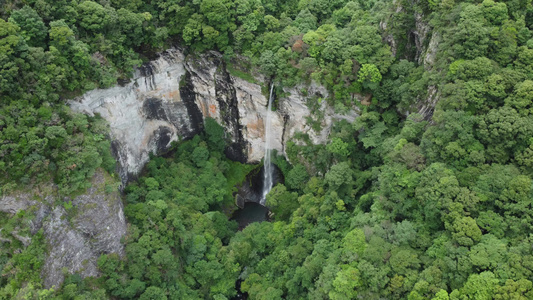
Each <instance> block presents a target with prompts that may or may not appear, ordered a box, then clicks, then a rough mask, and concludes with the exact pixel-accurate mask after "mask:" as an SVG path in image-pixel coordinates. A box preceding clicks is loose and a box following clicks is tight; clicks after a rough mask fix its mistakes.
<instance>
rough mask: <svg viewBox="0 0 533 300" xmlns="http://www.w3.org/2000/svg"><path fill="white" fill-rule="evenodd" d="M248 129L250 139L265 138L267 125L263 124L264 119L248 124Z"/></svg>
mask: <svg viewBox="0 0 533 300" xmlns="http://www.w3.org/2000/svg"><path fill="white" fill-rule="evenodd" d="M246 128H247V129H248V134H249V136H250V137H259V136H263V135H264V133H265V124H263V119H261V118H257V119H256V120H255V121H252V122H250V123H248V124H246Z"/></svg>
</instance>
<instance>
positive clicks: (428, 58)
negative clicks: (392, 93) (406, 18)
mask: <svg viewBox="0 0 533 300" xmlns="http://www.w3.org/2000/svg"><path fill="white" fill-rule="evenodd" d="M415 2H418V0H415ZM393 9H394V10H395V12H396V14H398V13H400V12H405V11H409V10H408V9H406V8H404V7H403V6H402V3H401V2H399V1H393ZM412 17H413V19H414V22H415V27H414V28H413V29H412V30H410V31H409V33H408V34H407V40H406V42H407V44H406V45H405V48H406V49H407V51H405V52H406V54H405V56H404V58H406V59H409V60H411V61H415V62H417V63H418V64H419V65H423V66H424V68H425V69H426V71H432V70H433V66H434V64H435V60H436V57H437V51H438V47H439V43H440V42H441V35H440V33H439V32H438V31H437V30H436V29H435V28H433V27H431V25H430V24H429V22H428V21H427V18H426V16H425V15H424V14H422V13H420V12H418V11H416V10H415V11H413V12H412ZM390 23H392V24H393V23H394V22H392V19H391V17H390V16H389V17H386V18H385V19H384V20H381V21H380V24H379V26H380V29H381V32H382V39H383V42H385V43H387V44H388V45H389V46H390V47H391V49H392V52H393V53H394V55H396V51H397V45H398V44H399V42H398V40H399V39H400V38H405V37H400V36H396V37H395V36H394V35H393V34H392V32H391V30H390V29H391V28H389V27H390V26H389V24H390ZM439 98H440V93H439V91H438V90H437V87H436V86H429V87H428V92H427V95H426V96H425V97H424V98H422V97H421V98H420V99H417V101H416V104H415V105H412V107H410V109H409V110H408V111H401V112H400V113H402V114H404V115H408V114H409V113H411V112H414V113H418V114H420V115H422V116H423V118H424V119H426V120H430V119H431V117H432V116H433V111H434V110H435V106H436V104H437V102H438V101H439Z"/></svg>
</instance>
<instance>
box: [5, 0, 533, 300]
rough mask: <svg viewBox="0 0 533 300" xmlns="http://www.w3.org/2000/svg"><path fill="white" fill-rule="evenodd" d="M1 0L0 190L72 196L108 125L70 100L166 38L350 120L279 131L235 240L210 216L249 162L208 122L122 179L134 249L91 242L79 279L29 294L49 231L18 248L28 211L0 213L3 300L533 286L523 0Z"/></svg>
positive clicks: (108, 162) (474, 293)
mask: <svg viewBox="0 0 533 300" xmlns="http://www.w3.org/2000/svg"><path fill="white" fill-rule="evenodd" d="M4 2H5V3H4ZM4 2H2V4H0V15H1V18H0V97H1V99H2V100H1V103H0V173H1V174H2V177H1V178H2V180H0V183H1V184H2V190H3V191H9V190H11V189H14V188H16V187H18V188H26V187H27V186H29V185H31V184H33V183H40V182H46V181H49V180H53V181H54V182H55V183H57V184H58V187H59V190H60V192H61V193H63V194H68V193H72V192H75V191H78V190H82V189H84V188H85V187H87V186H88V183H87V179H88V178H90V177H91V175H92V173H93V172H94V170H95V169H96V168H99V167H102V168H104V169H106V170H107V171H108V172H113V171H114V168H115V161H114V159H113V158H112V156H111V154H110V151H109V149H110V142H109V141H108V140H107V135H108V132H107V131H108V129H107V127H106V125H105V124H104V123H103V121H102V120H101V119H98V118H88V117H85V116H83V115H76V114H72V113H71V112H69V110H68V109H67V108H66V107H64V106H63V105H62V99H64V98H72V97H73V96H74V95H78V94H79V93H80V92H83V91H85V90H88V89H93V88H97V87H108V86H112V85H113V84H115V82H116V80H117V78H119V77H123V78H126V77H128V76H130V74H131V71H132V70H133V67H135V66H137V65H139V64H140V62H141V59H140V58H141V57H143V59H144V56H142V55H146V56H148V57H149V54H150V53H152V52H154V51H156V50H159V49H162V48H163V47H165V45H170V44H174V43H175V42H177V43H178V44H179V43H181V44H185V45H187V46H188V47H189V49H190V50H191V51H193V52H198V51H207V50H219V51H222V52H224V57H225V58H227V59H228V61H232V62H235V61H242V62H243V66H245V67H243V66H228V71H229V72H230V73H231V74H232V75H233V76H237V77H241V78H244V79H246V80H249V81H250V82H254V80H253V79H252V78H251V77H250V75H249V74H245V72H244V71H243V70H248V69H250V70H251V71H250V72H248V71H246V73H251V74H254V75H255V71H253V70H255V69H257V70H260V71H261V73H262V74H263V75H264V76H266V77H267V78H269V80H270V81H272V82H275V84H276V87H277V88H278V89H279V91H278V92H280V91H282V90H283V89H284V88H286V87H291V86H296V85H299V84H301V85H305V84H308V83H310V82H311V81H315V83H318V84H322V85H324V86H325V87H326V88H327V89H328V92H329V93H328V94H329V95H330V96H329V98H327V99H322V98H319V97H323V96H318V95H307V97H308V98H309V101H308V106H309V108H310V110H311V111H312V117H311V118H309V121H310V122H309V123H310V124H309V125H312V126H313V128H314V129H316V131H319V129H322V127H323V125H322V121H323V120H324V116H326V114H328V113H329V111H330V109H331V108H335V109H336V113H341V112H344V111H347V110H349V109H352V108H353V107H355V106H358V107H359V112H358V113H359V115H360V116H359V117H357V118H356V120H355V121H354V122H348V121H346V120H344V121H335V122H334V124H333V125H332V126H331V130H330V136H329V138H330V141H331V142H330V143H328V144H327V145H314V144H313V143H312V142H311V141H312V138H311V137H310V136H309V135H306V134H296V135H295V136H294V139H293V140H291V141H287V142H286V147H285V149H284V150H285V152H286V154H287V157H288V161H289V162H290V164H289V163H288V162H287V161H285V160H281V159H279V160H278V165H279V166H280V168H281V169H282V171H283V173H284V176H285V185H283V184H279V185H277V186H276V187H274V189H273V190H272V191H271V193H270V194H269V195H268V196H267V205H268V206H269V207H270V208H271V211H272V212H273V216H272V220H271V222H262V223H254V224H251V225H249V226H248V227H246V228H245V229H244V230H242V231H239V232H236V224H235V222H232V221H228V217H227V215H225V214H223V213H222V212H226V213H227V214H229V213H228V212H229V211H231V210H232V208H231V206H232V203H233V201H234V197H233V193H234V192H235V191H236V188H235V186H236V184H238V183H240V182H242V180H243V179H244V178H245V176H246V175H247V174H248V173H249V172H250V171H251V170H252V169H254V168H255V166H250V165H243V164H240V163H236V162H231V161H228V160H227V159H226V158H224V156H223V154H222V153H223V151H224V149H225V146H226V144H227V143H228V141H227V140H226V138H225V133H224V129H223V127H221V126H220V125H218V124H217V123H216V121H215V120H214V119H211V118H206V120H205V123H204V129H205V134H204V135H203V136H202V137H195V138H193V139H192V140H190V141H187V142H182V143H180V144H179V145H178V146H177V147H176V149H175V153H174V158H173V159H170V158H167V159H165V158H152V160H151V162H150V163H149V164H148V165H147V167H146V173H145V176H143V177H141V178H140V179H139V180H138V182H134V183H131V184H130V185H129V186H128V187H127V188H126V190H125V193H126V206H125V213H126V216H127V218H128V222H129V224H130V226H129V233H128V236H127V237H126V238H125V245H126V246H125V253H126V256H125V258H123V259H122V258H119V257H118V256H117V255H113V254H109V255H103V256H102V257H101V258H100V259H99V261H98V266H99V268H100V270H101V272H102V276H101V277H100V278H99V279H93V280H92V281H91V280H81V278H79V277H76V275H73V276H67V278H66V280H65V282H64V284H63V286H62V287H58V288H57V289H56V290H46V289H42V286H41V278H40V268H41V265H42V262H43V257H44V256H43V253H44V252H45V248H44V242H43V237H42V233H37V234H36V235H34V236H33V237H32V243H31V244H30V245H29V246H28V247H26V248H23V246H22V244H21V242H20V241H19V240H18V239H17V238H16V237H15V236H14V235H13V234H12V232H14V231H13V230H19V234H27V232H25V231H24V230H26V229H20V228H19V229H16V228H17V225H18V224H19V223H20V224H27V223H28V222H29V221H30V220H29V215H30V214H24V213H22V214H20V215H16V216H13V217H9V216H7V215H4V214H2V215H0V226H1V228H2V231H1V232H0V234H1V237H2V239H1V240H0V241H1V243H2V247H1V249H2V251H1V252H0V268H1V270H2V276H1V277H0V288H1V290H0V298H9V299H10V298H28V299H30V298H31V299H38V298H43V299H45V298H46V297H49V298H50V297H52V298H53V297H55V298H58V299H107V298H117V299H134V298H140V299H166V298H168V299H230V298H232V297H233V296H234V295H235V293H236V291H235V288H234V286H235V281H236V280H237V278H239V279H241V280H242V285H241V289H242V291H246V292H248V293H249V297H250V298H251V299H282V298H284V299H304V298H305V299H307V298H309V299H355V298H360V299H380V298H381V299H530V298H532V297H533V294H532V293H533V288H532V286H533V285H532V283H531V278H532V276H533V271H532V267H531V266H532V265H533V254H532V250H531V243H532V240H531V234H533V226H532V225H531V224H532V221H533V213H532V212H531V210H532V204H531V199H532V198H533V189H532V182H533V181H532V179H531V175H532V174H533V140H532V139H531V136H533V119H532V118H533V113H532V112H533V105H532V102H533V98H532V96H531V95H532V93H533V83H532V81H531V80H532V78H533V68H532V65H533V50H532V48H533V47H532V45H533V42H532V38H531V37H532V33H531V29H532V24H533V18H532V16H533V8H532V6H531V1H492V0H484V1H466V2H465V1H452V0H428V1H414V2H413V1H411V2H409V1H337V0H335V1H323V0H303V1H295V0H290V1H248V0H239V1H231V0H223V1H217V0H198V1H140V0H134V1H124V0H110V1H14V0H8V1H7V2H6V1H4ZM6 20H7V21H6ZM426 27H427V30H426ZM426 31H427V32H428V35H425V33H424V32H426ZM414 32H416V34H414ZM168 37H170V39H168V40H167V38H168ZM391 39H393V41H392V40H391ZM384 40H386V41H388V43H389V44H390V45H392V46H394V47H393V48H394V50H395V56H393V54H392V51H391V48H390V46H389V45H387V44H386V43H384V42H383V41H384ZM421 50H422V51H421ZM136 51H139V52H141V53H143V54H142V55H141V54H139V53H137V52H136ZM299 89H301V88H299ZM363 93H367V94H366V95H364V94H363ZM370 93H372V94H370ZM303 94H307V91H306V92H305V93H303ZM363 98H364V99H365V100H366V101H365V102H364V103H363V104H364V105H362V104H360V103H359V102H358V101H359V99H363ZM322 101H326V102H327V105H329V107H327V109H324V107H323V105H322V104H324V102H322ZM434 102H437V104H436V107H435V108H433V103H434ZM413 112H421V113H424V117H422V116H421V115H418V114H414V113H413ZM431 113H432V114H431ZM424 118H425V119H424ZM347 119H349V118H347ZM291 164H292V165H291ZM64 206H65V207H66V208H68V207H70V206H71V204H70V203H68V202H65V203H64ZM21 231H24V232H22V233H21ZM26 231H27V230H26ZM4 240H8V241H4Z"/></svg>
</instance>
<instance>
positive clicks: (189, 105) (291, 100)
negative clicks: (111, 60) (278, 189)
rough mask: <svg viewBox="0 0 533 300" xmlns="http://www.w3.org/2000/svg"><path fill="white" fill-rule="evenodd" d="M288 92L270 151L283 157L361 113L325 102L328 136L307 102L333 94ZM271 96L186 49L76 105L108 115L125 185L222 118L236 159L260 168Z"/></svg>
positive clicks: (216, 57) (210, 56)
mask: <svg viewBox="0 0 533 300" xmlns="http://www.w3.org/2000/svg"><path fill="white" fill-rule="evenodd" d="M261 80H262V79H261V78H259V81H261ZM266 84H267V83H266V82H265V85H266ZM304 88H305V89H306V90H307V92H306V93H305V95H306V96H304V93H303V92H302V89H304ZM284 92H285V93H287V94H288V95H289V96H287V97H285V98H282V99H277V110H276V112H275V113H274V114H273V116H272V118H273V119H272V128H271V131H272V140H271V141H270V142H271V143H270V144H271V145H272V147H273V148H274V149H276V150H278V152H279V153H285V145H286V142H287V141H288V140H290V139H291V138H292V137H293V136H294V134H295V133H296V132H303V133H307V134H309V136H310V138H311V140H312V141H313V142H315V143H325V142H327V137H328V134H329V131H330V129H331V125H332V123H333V120H334V119H339V118H347V119H350V120H353V119H355V117H357V112H356V111H352V112H351V113H350V114H349V115H348V116H341V115H337V114H335V113H334V111H333V110H332V109H331V108H329V107H327V105H326V104H325V102H324V103H323V104H322V107H321V110H322V111H324V112H325V114H324V115H325V116H324V118H323V120H322V126H321V130H320V132H315V131H313V130H312V129H311V127H310V126H308V125H307V124H306V121H305V120H306V117H309V116H311V111H310V110H309V108H308V107H307V106H306V104H305V103H306V99H307V97H308V96H311V95H316V96H321V97H326V96H327V91H326V90H325V89H324V88H323V87H321V86H317V85H311V86H306V87H303V86H300V87H297V88H293V89H285V90H284ZM267 97H268V95H263V94H262V92H261V86H260V85H259V84H255V83H251V82H248V81H246V80H243V79H241V78H238V77H235V76H232V75H231V74H230V73H229V72H228V71H227V68H226V65H225V62H224V61H223V60H222V57H221V55H220V54H219V53H216V52H208V53H207V54H203V55H200V56H195V57H192V56H190V57H185V56H184V55H183V53H182V52H181V51H180V50H179V49H170V50H167V51H165V52H163V53H162V54H161V55H160V57H159V58H158V59H156V60H154V61H152V62H150V63H147V64H145V65H143V66H142V67H140V68H139V69H138V70H137V71H136V72H135V75H134V78H133V80H132V81H131V82H130V83H129V84H127V85H125V86H123V87H113V88H110V89H106V90H94V91H90V92H88V93H86V94H85V95H83V96H81V97H79V98H77V99H74V100H72V101H69V104H70V106H71V107H72V109H73V110H75V111H78V112H84V113H86V114H89V115H93V114H100V115H101V116H102V117H103V118H105V119H106V120H107V121H108V122H109V124H110V128H111V136H112V140H113V148H114V152H115V156H116V157H117V158H118V161H119V164H120V175H121V178H122V180H123V183H125V182H127V181H128V180H130V179H131V178H133V177H135V176H136V175H137V174H138V173H139V172H140V171H141V169H142V168H143V166H144V165H145V164H146V163H147V161H148V159H149V154H150V153H154V154H160V153H162V152H164V151H166V150H167V149H168V148H169V147H170V143H171V142H172V141H177V140H179V139H183V138H190V137H192V136H193V135H194V134H196V133H199V132H200V131H201V130H202V129H203V123H204V120H205V118H206V117H211V118H214V119H215V120H216V121H217V122H218V123H219V124H221V125H222V126H224V128H225V129H226V133H227V139H228V141H229V145H228V147H227V149H226V155H227V156H228V157H229V158H231V159H233V160H237V161H241V162H250V163H254V162H258V161H260V160H261V159H262V158H263V155H264V144H265V133H264V124H265V123H264V122H265V118H266V115H267V105H268V99H267Z"/></svg>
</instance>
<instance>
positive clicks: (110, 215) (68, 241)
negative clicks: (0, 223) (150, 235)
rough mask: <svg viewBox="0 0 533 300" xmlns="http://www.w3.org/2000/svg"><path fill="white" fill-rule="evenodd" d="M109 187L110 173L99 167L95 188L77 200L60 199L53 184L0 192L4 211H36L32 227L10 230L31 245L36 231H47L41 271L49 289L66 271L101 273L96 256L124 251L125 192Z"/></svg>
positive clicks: (89, 273)
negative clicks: (40, 189)
mask: <svg viewBox="0 0 533 300" xmlns="http://www.w3.org/2000/svg"><path fill="white" fill-rule="evenodd" d="M105 187H106V180H105V175H104V172H103V171H98V172H97V173H96V174H95V175H94V177H93V179H92V187H91V188H89V189H88V190H87V191H86V192H85V193H84V194H82V195H79V196H77V197H75V198H73V199H70V198H63V199H60V198H59V197H58V196H57V195H56V194H55V193H54V191H53V190H54V187H53V186H49V187H47V189H48V191H47V192H38V191H35V192H32V193H19V194H16V195H7V196H2V197H0V211H2V212H5V213H9V214H15V213H17V212H18V211H21V210H26V211H30V212H33V216H32V219H31V221H30V223H29V224H28V225H29V231H28V230H26V229H25V228H23V227H24V226H27V225H26V224H21V225H20V226H19V227H17V228H15V230H13V232H11V233H9V234H11V235H12V236H13V237H14V238H16V239H18V240H20V241H21V242H22V243H23V244H24V246H25V247H26V246H28V245H29V244H30V243H31V239H32V235H33V234H35V233H37V232H38V231H39V230H41V229H42V230H43V234H44V237H45V243H46V249H47V253H46V255H45V261H44V265H43V267H42V271H41V274H42V277H43V282H44V286H45V287H46V288H50V287H52V286H54V285H55V286H56V287H57V286H59V285H60V284H61V283H62V282H63V279H64V273H63V270H66V271H68V273H75V272H77V273H79V274H80V275H81V276H82V277H88V276H97V275H98V269H97V265H96V261H97V259H98V257H99V256H100V255H102V254H108V253H117V254H119V255H123V253H124V247H123V245H122V243H121V242H120V240H121V238H122V237H123V236H124V235H125V234H126V229H127V227H126V220H125V219H124V212H123V207H122V202H121V199H120V194H119V192H118V191H116V187H115V188H114V191H112V192H108V193H106V192H105ZM64 203H69V205H63V204H64ZM70 204H71V206H70ZM18 232H28V234H27V235H24V234H19V233H18ZM3 234H6V233H3Z"/></svg>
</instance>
